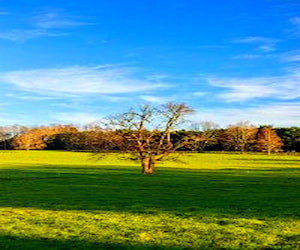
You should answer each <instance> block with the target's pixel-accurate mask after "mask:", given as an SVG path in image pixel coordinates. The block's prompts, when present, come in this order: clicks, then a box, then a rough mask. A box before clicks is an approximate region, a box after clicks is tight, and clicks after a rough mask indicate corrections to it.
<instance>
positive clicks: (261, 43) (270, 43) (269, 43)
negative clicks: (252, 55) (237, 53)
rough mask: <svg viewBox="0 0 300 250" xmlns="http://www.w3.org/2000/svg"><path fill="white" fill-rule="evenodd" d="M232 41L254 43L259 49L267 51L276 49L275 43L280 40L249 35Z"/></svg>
mask: <svg viewBox="0 0 300 250" xmlns="http://www.w3.org/2000/svg"><path fill="white" fill-rule="evenodd" d="M232 42H233V43H239V44H253V45H255V46H256V49H257V50H258V51H261V52H265V53H266V52H270V51H274V50H276V48H275V45H276V43H278V42H279V40H277V39H273V38H268V37H262V36H249V37H244V38H239V39H235V40H233V41H232Z"/></svg>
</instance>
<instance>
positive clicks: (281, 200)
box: [0, 151, 300, 250]
mask: <svg viewBox="0 0 300 250" xmlns="http://www.w3.org/2000/svg"><path fill="white" fill-rule="evenodd" d="M178 160H181V161H177V162H172V161H166V162H162V163H161V164H159V165H158V166H157V168H156V172H155V174H154V175H153V176H143V175H141V174H140V167H139V164H138V163H135V162H131V161H128V160H124V159H122V158H121V157H119V156H118V155H116V154H108V155H106V156H104V157H103V158H99V157H98V156H97V155H93V154H91V153H75V152H53V151H0V249H25V250H26V249H35V250H38V249H46V250H47V249H61V250H62V249H64V250H67V249H164V250H167V249H300V156H299V155H271V156H267V155H263V154H221V153H220V154H217V153H211V154H208V153H205V154H183V155H181V157H179V158H178Z"/></svg>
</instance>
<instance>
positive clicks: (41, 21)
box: [32, 10, 90, 29]
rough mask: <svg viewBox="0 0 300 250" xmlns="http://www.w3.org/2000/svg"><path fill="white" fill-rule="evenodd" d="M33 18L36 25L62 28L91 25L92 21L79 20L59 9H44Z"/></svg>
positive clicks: (44, 27)
mask: <svg viewBox="0 0 300 250" xmlns="http://www.w3.org/2000/svg"><path fill="white" fill-rule="evenodd" d="M32 20H33V23H34V25H35V26H37V27H39V28H43V29H62V28H72V27H78V26H83V25H90V23H87V22H82V21H77V20H75V18H73V17H70V16H68V15H65V14H64V13H63V12H62V11H57V10H56V11H53V10H50V11H49V10H47V11H44V12H42V13H40V14H38V15H36V16H34V17H33V18H32Z"/></svg>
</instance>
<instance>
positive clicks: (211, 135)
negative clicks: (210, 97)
mask: <svg viewBox="0 0 300 250" xmlns="http://www.w3.org/2000/svg"><path fill="white" fill-rule="evenodd" d="M218 129H219V125H218V124H216V123H214V122H211V121H203V122H200V123H194V124H193V131H196V132H197V133H196V134H195V135H193V137H192V139H193V140H194V141H195V143H194V144H193V146H194V150H198V151H204V149H205V148H206V147H207V146H209V145H213V144H216V143H217V141H218V139H217V137H218Z"/></svg>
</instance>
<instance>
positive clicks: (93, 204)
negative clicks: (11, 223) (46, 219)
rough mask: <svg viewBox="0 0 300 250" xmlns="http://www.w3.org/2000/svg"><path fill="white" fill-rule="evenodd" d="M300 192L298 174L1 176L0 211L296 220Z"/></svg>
mask: <svg viewBox="0 0 300 250" xmlns="http://www.w3.org/2000/svg"><path fill="white" fill-rule="evenodd" d="M24 169H26V170H24ZM299 190H300V168H274V169H272V171H270V169H263V168H261V169H259V168H255V170H254V169H231V170H230V169H223V170H215V171H212V170H191V169H189V170H187V169H171V168H158V169H157V172H156V174H155V175H153V176H143V175H141V174H140V173H139V169H138V168H133V167H125V166H124V167H122V166H119V167H116V166H107V167H105V168H104V167H101V168H97V167H91V168H90V167H89V168H88V167H80V166H78V167H74V168H72V167H70V166H61V167H57V166H51V165H49V166H45V165H42V166H38V165H36V166H34V167H32V165H31V166H28V168H25V167H24V168H23V169H6V170H1V171H0V206H1V207H33V208H40V209H50V210H85V211H94V210H103V211H104V210H105V211H124V212H132V213H150V214H153V213H157V212H168V213H173V214H175V215H179V216H186V215H188V216H190V215H210V214H214V215H220V216H244V217H248V216H249V217H257V218H264V217H280V218H294V217H297V218H298V217H299V216H300V191H299Z"/></svg>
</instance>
